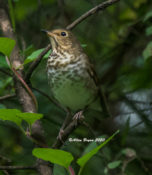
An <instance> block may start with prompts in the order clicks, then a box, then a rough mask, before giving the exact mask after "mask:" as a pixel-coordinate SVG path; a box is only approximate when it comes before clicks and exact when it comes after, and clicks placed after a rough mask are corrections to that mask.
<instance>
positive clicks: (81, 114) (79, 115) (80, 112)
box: [73, 111, 84, 125]
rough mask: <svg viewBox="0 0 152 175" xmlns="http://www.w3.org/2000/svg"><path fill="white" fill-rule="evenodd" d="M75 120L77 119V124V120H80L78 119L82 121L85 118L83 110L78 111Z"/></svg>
mask: <svg viewBox="0 0 152 175" xmlns="http://www.w3.org/2000/svg"><path fill="white" fill-rule="evenodd" d="M73 120H75V121H76V125H77V122H78V121H80V122H81V121H82V120H84V116H83V111H79V112H77V113H76V114H75V115H74V117H73Z"/></svg>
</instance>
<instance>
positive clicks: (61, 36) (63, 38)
mask: <svg viewBox="0 0 152 175" xmlns="http://www.w3.org/2000/svg"><path fill="white" fill-rule="evenodd" d="M44 31H45V32H46V33H47V35H48V37H49V38H50V41H51V45H52V49H53V50H57V49H58V48H61V49H64V50H69V49H79V50H80V49H81V45H80V43H79V41H78V40H77V39H76V37H75V36H74V35H73V33H72V32H71V31H69V30H66V29H55V30H52V31H46V30H44Z"/></svg>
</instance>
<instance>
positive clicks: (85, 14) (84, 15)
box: [25, 0, 120, 82]
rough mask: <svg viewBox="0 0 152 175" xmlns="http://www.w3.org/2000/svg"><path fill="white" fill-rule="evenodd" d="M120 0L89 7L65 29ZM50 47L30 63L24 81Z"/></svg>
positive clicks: (29, 76) (27, 80) (28, 78)
mask: <svg viewBox="0 0 152 175" xmlns="http://www.w3.org/2000/svg"><path fill="white" fill-rule="evenodd" d="M118 1H120V0H109V1H105V2H103V3H101V4H99V5H97V6H95V7H94V8H92V9H90V10H89V11H87V12H85V13H84V14H83V15H81V16H80V17H79V18H77V19H76V20H75V21H73V22H72V23H71V24H70V25H68V26H67V27H66V29H68V30H71V29H73V28H74V27H75V26H76V25H78V24H79V23H81V22H82V21H84V20H85V19H86V18H88V17H89V16H91V15H93V14H95V13H97V12H98V11H100V10H104V9H105V8H107V7H108V6H110V5H112V4H114V3H116V2H118ZM50 49H51V45H48V46H47V47H46V48H45V49H44V50H43V51H42V52H41V53H40V55H39V56H38V58H37V59H36V60H35V61H34V62H33V63H32V64H31V65H30V67H29V69H28V71H27V73H26V76H25V81H26V82H29V80H30V78H31V76H32V73H33V71H34V70H35V68H36V67H37V66H38V65H39V63H40V62H41V60H42V58H43V56H44V55H45V54H46V53H47V52H48V51H49V50H50Z"/></svg>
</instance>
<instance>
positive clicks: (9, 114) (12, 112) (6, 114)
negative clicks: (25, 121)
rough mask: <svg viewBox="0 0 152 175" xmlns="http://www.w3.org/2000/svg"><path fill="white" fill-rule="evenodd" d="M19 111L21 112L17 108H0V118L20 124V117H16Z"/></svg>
mask: <svg viewBox="0 0 152 175" xmlns="http://www.w3.org/2000/svg"><path fill="white" fill-rule="evenodd" d="M19 113H21V111H19V110H17V109H0V119H1V120H8V121H12V122H14V123H16V124H17V125H18V126H21V122H22V119H21V118H19V117H17V114H19Z"/></svg>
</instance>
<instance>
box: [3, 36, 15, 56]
mask: <svg viewBox="0 0 152 175" xmlns="http://www.w3.org/2000/svg"><path fill="white" fill-rule="evenodd" d="M15 43H16V42H15V40H13V39H11V38H5V37H0V52H2V53H3V54H4V55H6V56H8V57H9V56H10V54H11V52H12V50H13V48H14V46H15Z"/></svg>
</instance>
